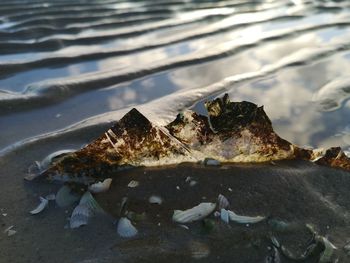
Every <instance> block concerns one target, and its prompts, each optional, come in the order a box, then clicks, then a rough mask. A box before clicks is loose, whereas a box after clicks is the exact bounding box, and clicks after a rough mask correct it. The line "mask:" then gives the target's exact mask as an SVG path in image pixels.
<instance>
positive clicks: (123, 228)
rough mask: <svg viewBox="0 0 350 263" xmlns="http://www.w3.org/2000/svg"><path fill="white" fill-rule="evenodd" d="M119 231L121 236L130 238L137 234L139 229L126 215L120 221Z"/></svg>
mask: <svg viewBox="0 0 350 263" xmlns="http://www.w3.org/2000/svg"><path fill="white" fill-rule="evenodd" d="M117 232H118V234H119V236H121V237H125V238H130V237H133V236H136V235H137V229H136V228H135V227H134V226H133V225H132V224H131V222H130V220H129V219H128V218H126V217H121V218H120V219H119V221H118V225H117Z"/></svg>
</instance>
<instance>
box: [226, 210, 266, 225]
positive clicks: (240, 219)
mask: <svg viewBox="0 0 350 263" xmlns="http://www.w3.org/2000/svg"><path fill="white" fill-rule="evenodd" d="M227 212H228V215H229V217H230V220H231V221H233V222H236V223H240V224H255V223H258V222H260V221H262V220H264V219H265V217H263V216H255V217H251V216H240V215H237V214H236V213H235V212H233V211H230V210H227Z"/></svg>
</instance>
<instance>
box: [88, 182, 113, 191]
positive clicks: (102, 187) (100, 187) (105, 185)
mask: <svg viewBox="0 0 350 263" xmlns="http://www.w3.org/2000/svg"><path fill="white" fill-rule="evenodd" d="M111 183H112V179H111V178H107V179H105V180H104V181H103V182H97V183H94V184H92V185H90V186H89V191H90V192H91V193H94V194H97V193H103V192H107V191H108V190H109V188H110V187H111Z"/></svg>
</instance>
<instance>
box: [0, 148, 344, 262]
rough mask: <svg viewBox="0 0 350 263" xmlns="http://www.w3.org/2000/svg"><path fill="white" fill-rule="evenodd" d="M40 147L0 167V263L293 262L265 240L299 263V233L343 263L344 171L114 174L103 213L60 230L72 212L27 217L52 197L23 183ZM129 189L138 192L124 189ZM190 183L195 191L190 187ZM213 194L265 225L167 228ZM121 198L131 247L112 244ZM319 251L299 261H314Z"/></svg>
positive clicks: (54, 210) (189, 169)
mask: <svg viewBox="0 0 350 263" xmlns="http://www.w3.org/2000/svg"><path fill="white" fill-rule="evenodd" d="M54 144H55V143H54V142H50V145H51V146H52V145H54ZM46 148H47V149H50V148H49V146H48V145H46V144H45V143H43V145H41V146H40V151H38V146H37V145H36V146H30V147H27V149H25V150H23V149H20V150H17V151H14V152H12V153H11V154H8V155H7V156H4V157H2V159H1V160H0V164H1V165H0V174H1V177H0V180H1V181H0V185H1V192H2V194H1V201H0V209H1V215H0V220H1V221H0V223H1V229H2V230H3V231H4V230H5V229H6V228H8V227H10V226H12V225H13V228H12V229H13V230H15V231H16V233H15V234H14V235H12V236H7V234H5V233H1V236H0V237H1V238H0V247H1V251H0V254H1V257H0V262H165V261H166V262H185V261H186V262H296V261H293V260H291V259H288V258H287V257H286V256H284V255H283V254H282V253H280V252H279V251H277V252H278V256H279V257H280V259H279V260H280V261H277V260H278V259H276V257H275V254H276V253H277V252H276V250H275V247H274V245H273V243H272V242H271V238H273V237H275V238H276V239H277V240H278V241H279V242H280V243H281V244H282V245H284V246H285V247H287V248H288V250H289V251H291V252H292V253H293V254H294V255H295V256H297V255H301V254H303V252H304V251H305V250H306V248H307V246H308V244H309V243H310V239H311V238H312V233H311V232H310V231H309V229H308V228H307V227H306V224H308V225H311V226H313V228H314V229H315V231H316V232H317V233H318V234H319V235H320V236H325V237H327V238H328V240H329V241H331V242H332V244H334V245H335V246H336V247H337V249H336V250H334V252H335V253H334V255H333V256H332V261H330V262H336V261H334V260H336V258H338V259H339V261H338V262H347V261H348V260H349V259H350V258H349V257H348V256H347V255H346V250H344V249H343V247H344V245H346V243H347V242H348V241H349V239H350V230H349V213H348V210H349V208H350V202H349V200H350V193H349V191H348V189H349V188H350V176H349V173H347V172H344V171H341V170H336V169H331V168H326V167H320V166H316V165H313V164H312V163H307V162H302V161H283V162H276V163H268V164H257V165H225V166H220V167H209V166H201V165H192V164H191V165H190V164H181V165H177V166H172V167H165V168H135V169H130V170H125V171H121V172H118V173H117V174H115V177H114V179H113V183H112V186H111V189H110V191H108V192H107V193H101V194H96V195H95V198H96V199H97V201H98V202H99V204H100V205H101V206H102V207H103V209H104V210H105V211H106V214H105V215H99V216H97V217H95V218H93V220H91V222H90V223H89V225H87V226H84V227H80V228H78V229H69V227H67V223H69V221H68V219H69V217H70V215H71V212H72V210H73V208H74V206H72V207H69V208H66V209H62V208H59V207H57V205H56V204H55V203H54V202H52V203H50V205H49V208H48V209H46V210H45V211H43V212H42V213H40V214H38V215H34V216H33V215H30V213H29V211H30V210H32V209H33V208H34V207H36V206H37V204H38V196H40V195H42V196H44V195H46V194H49V193H55V192H56V191H57V190H58V189H59V188H60V185H59V184H49V183H46V182H35V183H33V182H29V183H28V182H24V180H23V175H24V174H25V172H26V169H27V167H28V166H29V165H30V161H29V160H32V159H40V157H41V154H42V153H43V152H44V151H45V150H47V149H46ZM188 177H190V178H188ZM131 180H137V181H138V182H139V186H138V187H135V188H130V187H128V186H127V185H128V184H129V182H130V181H131ZM190 181H196V182H197V183H196V184H192V186H191V185H190ZM219 194H222V195H224V196H226V197H227V199H228V200H229V201H230V204H231V206H230V210H232V211H234V212H235V213H237V214H239V215H249V216H258V215H260V216H265V217H266V220H264V221H262V222H259V223H257V224H248V225H247V224H238V223H235V222H230V223H229V224H226V223H225V222H223V221H222V220H220V217H219V218H217V217H215V216H214V215H213V214H211V215H209V216H208V217H207V218H206V219H204V220H200V221H197V222H193V223H189V224H185V225H186V226H187V227H183V226H179V224H176V223H175V222H173V221H172V215H173V210H176V209H179V210H185V209H188V208H192V207H193V206H196V205H198V204H199V203H201V202H214V203H215V202H216V201H217V197H218V195H219ZM152 195H157V196H160V197H161V198H162V201H163V202H162V204H160V205H159V204H150V203H149V201H148V199H149V197H150V196H152ZM123 197H127V198H128V202H127V210H128V211H132V212H134V213H135V214H136V215H142V216H140V217H139V220H134V221H133V224H134V226H135V227H136V228H137V229H138V234H137V236H136V237H134V238H131V239H125V238H121V237H119V236H118V234H117V228H116V224H115V223H116V220H118V219H119V216H120V215H119V211H120V206H121V202H122V199H123ZM65 226H66V227H65ZM287 226H288V227H287ZM187 228H188V229H187ZM322 249H323V247H322V248H320V250H322ZM321 252H322V251H318V253H315V255H311V256H310V257H308V258H307V259H306V260H304V261H303V262H319V258H320V253H321ZM274 257H275V258H274ZM269 260H270V261H269ZM271 260H272V261H271ZM273 260H275V261H273Z"/></svg>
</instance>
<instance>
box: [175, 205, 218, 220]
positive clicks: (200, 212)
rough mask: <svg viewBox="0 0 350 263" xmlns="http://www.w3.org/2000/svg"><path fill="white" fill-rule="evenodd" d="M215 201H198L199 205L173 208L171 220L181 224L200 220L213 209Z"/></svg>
mask: <svg viewBox="0 0 350 263" xmlns="http://www.w3.org/2000/svg"><path fill="white" fill-rule="evenodd" d="M215 207H216V204H215V203H200V204H199V205H197V206H195V207H193V208H191V209H187V210H184V211H182V210H175V211H174V214H173V221H175V222H177V223H181V224H185V223H190V222H193V221H197V220H201V219H203V218H205V217H207V216H208V215H210V214H211V213H212V212H213V211H214V210H215Z"/></svg>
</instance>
